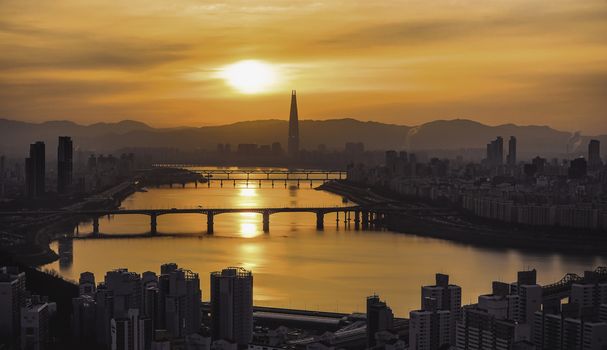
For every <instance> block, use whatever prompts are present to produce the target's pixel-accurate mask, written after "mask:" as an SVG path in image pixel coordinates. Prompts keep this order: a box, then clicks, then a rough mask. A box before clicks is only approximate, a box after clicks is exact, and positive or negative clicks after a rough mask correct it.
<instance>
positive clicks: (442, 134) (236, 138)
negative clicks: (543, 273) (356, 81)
mask: <svg viewBox="0 0 607 350" xmlns="http://www.w3.org/2000/svg"><path fill="white" fill-rule="evenodd" d="M287 130H288V121H287V120H255V121H246V122H239V123H234V124H229V125H222V126H205V127H200V128H194V127H181V128H169V129H166V128H165V129H163V128H153V127H150V126H148V125H146V124H144V123H141V122H137V121H132V120H125V121H121V122H118V123H97V124H92V125H88V126H85V125H79V124H76V123H73V122H70V121H50V122H44V123H39V124H35V123H26V122H20V121H14V120H8V119H0V154H8V155H13V156H25V155H26V154H27V150H28V147H29V146H28V145H29V143H31V142H33V141H37V140H42V141H45V142H46V143H47V149H48V150H54V149H55V147H56V142H57V136H60V135H68V136H72V138H73V139H74V144H75V145H76V146H78V147H80V148H81V149H84V150H91V151H95V152H98V153H110V152H113V151H115V150H117V149H123V148H134V147H150V148H164V147H167V148H178V149H184V150H192V149H215V147H216V145H217V144H218V143H230V144H232V147H233V149H235V148H236V145H237V144H239V143H257V144H271V143H272V142H280V143H281V144H282V145H283V148H286V140H287ZM573 135H574V134H573V133H570V132H564V131H558V130H554V129H552V128H550V127H548V126H533V125H532V126H517V125H513V124H505V125H499V126H488V125H484V124H481V123H478V122H475V121H471V120H465V119H454V120H437V121H433V122H429V123H426V124H422V125H419V126H404V125H393V124H383V123H377V122H362V121H358V120H355V119H331V120H302V121H300V139H301V147H302V148H303V149H307V150H314V149H317V148H318V145H320V144H324V145H326V147H327V148H328V149H343V147H344V144H345V143H346V142H363V143H364V144H365V148H366V149H368V150H382V149H397V150H403V149H408V150H459V149H483V148H484V147H485V145H486V144H487V142H489V141H490V140H492V139H495V137H497V136H502V137H503V138H504V142H505V144H506V145H507V141H508V138H509V137H510V136H516V137H517V139H518V148H519V150H520V152H521V154H524V153H525V152H526V153H529V154H540V155H546V156H547V155H554V154H565V153H566V152H567V148H568V147H569V151H570V152H571V153H573V154H579V155H584V154H585V152H586V145H587V142H588V140H589V139H590V137H587V136H581V137H578V138H577V139H576V138H575V137H572V136H573ZM596 138H598V139H600V140H601V141H602V147H603V149H605V147H606V146H607V135H602V136H596ZM573 141H575V142H573ZM568 144H570V145H569V146H568ZM506 145H505V148H507V146H506ZM47 152H48V151H47ZM53 153H54V152H53ZM53 153H51V154H53ZM49 157H50V154H49Z"/></svg>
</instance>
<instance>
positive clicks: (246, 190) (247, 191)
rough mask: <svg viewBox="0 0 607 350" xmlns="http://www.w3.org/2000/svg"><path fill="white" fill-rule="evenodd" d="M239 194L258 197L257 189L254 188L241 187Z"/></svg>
mask: <svg viewBox="0 0 607 350" xmlns="http://www.w3.org/2000/svg"><path fill="white" fill-rule="evenodd" d="M239 195H240V196H241V197H256V196H257V191H256V190H255V189H254V188H241V189H240V193H239Z"/></svg>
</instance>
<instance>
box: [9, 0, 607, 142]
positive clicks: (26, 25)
mask: <svg viewBox="0 0 607 350" xmlns="http://www.w3.org/2000/svg"><path fill="white" fill-rule="evenodd" d="M337 11H339V12H340V13H341V15H340V16H339V17H338V19H337V20H336V19H335V18H334V16H333V13H335V12H337ZM606 11H607V5H606V4H605V3H604V2H602V1H588V2H584V3H580V2H576V1H569V0H561V1H558V2H546V1H543V0H542V1H540V0H536V1H531V2H529V1H514V2H512V1H509V2H505V1H491V2H476V1H458V2H453V1H447V0H445V1H438V2H431V3H426V2H420V1H409V2H405V3H393V2H386V3H376V4H361V3H340V2H338V1H326V2H316V3H309V4H305V5H303V4H300V5H299V6H294V5H293V4H291V3H289V2H284V1H268V2H265V3H257V4H250V3H246V2H241V1H232V2H228V3H220V2H217V3H205V4H199V3H196V2H194V1H187V2H182V3H180V4H179V5H175V4H170V5H169V4H166V3H161V2H146V4H145V5H143V4H138V3H128V4H126V3H125V4H114V5H109V4H105V3H101V2H95V1H90V2H87V4H86V5H84V4H81V3H77V2H74V1H69V0H63V1H58V2H52V3H48V2H40V1H32V2H19V3H5V4H3V6H2V9H0V14H1V15H2V18H3V21H2V25H1V26H0V29H1V30H2V35H3V37H4V38H5V40H3V44H2V45H3V48H5V49H6V50H5V51H6V52H9V53H10V54H9V55H7V56H6V57H5V58H4V59H3V60H2V62H0V76H1V77H2V80H3V86H4V87H5V89H2V93H1V94H0V102H1V103H0V105H1V106H2V108H1V109H0V114H1V115H2V116H3V117H5V118H11V119H17V120H24V121H42V120H57V119H60V120H63V119H67V120H74V121H77V122H80V123H84V124H89V123H94V122H96V121H100V120H103V121H117V120H122V119H135V120H141V121H143V122H146V123H149V124H151V125H154V126H159V127H174V126H180V125H191V126H200V125H218V124H223V123H225V122H226V121H227V122H235V121H241V120H251V119H265V118H280V119H282V118H284V112H283V110H284V100H283V96H284V91H289V90H291V89H293V88H297V89H298V90H300V91H302V92H304V91H305V103H306V108H305V109H304V110H302V111H301V113H300V117H301V118H302V119H311V118H312V119H329V118H339V117H354V118H359V119H362V120H377V121H382V122H389V123H396V124H405V125H417V124H421V123H424V122H427V121H430V120H435V119H451V118H470V119H474V120H478V121H480V122H483V123H487V124H490V125H497V124H504V123H510V122H512V123H517V124H539V125H550V126H552V127H554V128H557V129H563V130H581V131H583V132H585V133H590V132H597V133H605V132H607V129H605V126H604V125H605V123H603V122H602V121H603V119H604V114H603V111H602V103H601V102H602V99H603V96H604V93H605V90H604V81H605V70H604V68H603V67H604V66H605V64H604V63H605V61H604V57H605V50H606V49H605V47H606V46H605V39H604V36H602V35H601V34H602V32H603V31H604V29H605V23H604V21H603V20H602V19H603V17H604V14H605V12H606ZM81 13H87V16H86V19H84V17H83V16H80V15H79V14H81ZM309 25H312V27H314V30H308V29H306V30H304V29H303V28H308V27H310V26H309ZM216 33H221V34H216ZM292 38H296V40H291V39H292ZM304 45H305V46H306V47H307V48H308V49H307V50H305V51H304V50H300V48H301V47H302V46H304ZM209 48H212V50H209ZM243 76H244V77H245V78H247V79H244V80H243ZM249 78H250V79H253V81H254V83H251V80H250V79H249ZM506 101H507V102H506Z"/></svg>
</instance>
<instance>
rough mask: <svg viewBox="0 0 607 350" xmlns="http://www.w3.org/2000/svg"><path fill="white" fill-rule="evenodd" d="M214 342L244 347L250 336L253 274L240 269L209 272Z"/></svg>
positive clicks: (251, 327)
mask: <svg viewBox="0 0 607 350" xmlns="http://www.w3.org/2000/svg"><path fill="white" fill-rule="evenodd" d="M211 318H212V323H211V331H212V334H213V339H214V340H226V341H229V342H231V343H235V344H237V345H238V347H245V348H246V346H247V345H248V344H249V343H250V342H251V339H252V337H253V274H252V273H251V272H250V271H247V270H245V269H243V268H241V267H229V268H226V269H223V270H222V271H217V272H213V273H211Z"/></svg>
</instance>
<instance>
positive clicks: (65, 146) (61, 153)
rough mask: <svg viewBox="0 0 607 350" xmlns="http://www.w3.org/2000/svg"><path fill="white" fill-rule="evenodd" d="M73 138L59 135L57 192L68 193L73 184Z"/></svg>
mask: <svg viewBox="0 0 607 350" xmlns="http://www.w3.org/2000/svg"><path fill="white" fill-rule="evenodd" d="M73 152H74V151H73V146H72V138H71V137H69V136H59V144H58V146H57V192H58V193H67V192H68V191H69V189H70V186H71V185H72V170H73Z"/></svg>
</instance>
